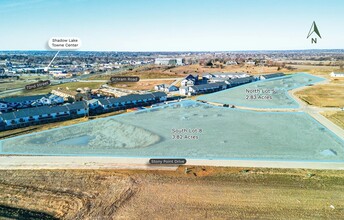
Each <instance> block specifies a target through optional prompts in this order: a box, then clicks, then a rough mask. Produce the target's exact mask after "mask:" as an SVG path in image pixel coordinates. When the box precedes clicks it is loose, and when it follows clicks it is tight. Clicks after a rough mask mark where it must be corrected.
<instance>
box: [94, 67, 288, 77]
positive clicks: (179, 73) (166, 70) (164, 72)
mask: <svg viewBox="0 0 344 220" xmlns="http://www.w3.org/2000/svg"><path fill="white" fill-rule="evenodd" d="M281 71H284V72H290V71H289V70H287V69H284V68H283V69H280V70H278V67H267V66H247V65H233V66H224V67H223V68H220V67H216V68H215V67H206V66H202V65H199V64H194V65H186V66H157V65H149V66H142V67H137V68H134V69H133V70H128V71H124V72H117V73H114V74H111V75H93V76H91V77H90V78H89V79H90V80H92V79H102V80H108V79H109V78H110V76H139V77H140V78H141V79H160V78H177V77H185V76H186V75H187V74H199V75H200V74H203V73H214V72H245V73H249V74H253V75H255V74H264V73H274V72H281Z"/></svg>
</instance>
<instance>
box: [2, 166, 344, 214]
mask: <svg viewBox="0 0 344 220" xmlns="http://www.w3.org/2000/svg"><path fill="white" fill-rule="evenodd" d="M343 182H344V171H324V170H323V171H319V170H317V171H315V170H303V169H294V170H290V169H248V168H214V167H185V166H182V167H179V168H178V170H177V171H134V170H131V171H119V170H116V171H114V170H85V171H81V170H31V171H26V170H22V171H21V170H18V171H0V217H1V216H5V217H8V218H10V217H12V218H13V217H16V216H18V215H22V216H30V215H33V214H35V215H40V216H45V218H46V219H49V218H50V219H51V218H62V219H341V218H342V216H343V215H344V185H343V184H342V183H343ZM14 209H18V210H20V212H19V211H13V210H14ZM41 219H42V218H41Z"/></svg>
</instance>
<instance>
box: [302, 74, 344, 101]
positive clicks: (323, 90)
mask: <svg viewBox="0 0 344 220" xmlns="http://www.w3.org/2000/svg"><path fill="white" fill-rule="evenodd" d="M295 95H297V96H298V97H299V98H300V99H301V100H303V101H305V102H306V103H308V104H310V105H315V106H319V107H344V79H332V80H330V82H329V83H328V84H319V85H315V86H312V87H308V88H305V89H303V90H300V91H298V92H296V93H295Z"/></svg>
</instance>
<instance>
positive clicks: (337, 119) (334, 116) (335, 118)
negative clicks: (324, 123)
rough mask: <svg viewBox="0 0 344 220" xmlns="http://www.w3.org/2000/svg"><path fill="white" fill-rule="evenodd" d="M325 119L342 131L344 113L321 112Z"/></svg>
mask: <svg viewBox="0 0 344 220" xmlns="http://www.w3.org/2000/svg"><path fill="white" fill-rule="evenodd" d="M322 114H323V115H324V116H325V117H326V118H328V119H329V120H331V121H332V122H333V123H335V124H336V125H338V126H339V127H341V128H343V129H344V111H341V112H323V113H322Z"/></svg>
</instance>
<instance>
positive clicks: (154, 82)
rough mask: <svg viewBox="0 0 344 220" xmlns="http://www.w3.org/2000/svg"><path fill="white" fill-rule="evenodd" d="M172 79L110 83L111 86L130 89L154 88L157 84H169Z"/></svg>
mask: <svg viewBox="0 0 344 220" xmlns="http://www.w3.org/2000/svg"><path fill="white" fill-rule="evenodd" d="M173 82H174V80H164V79H161V80H152V81H139V82H130V83H128V82H120V83H112V84H111V86H113V87H116V88H124V89H130V90H154V86H155V85H159V84H171V83H173Z"/></svg>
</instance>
